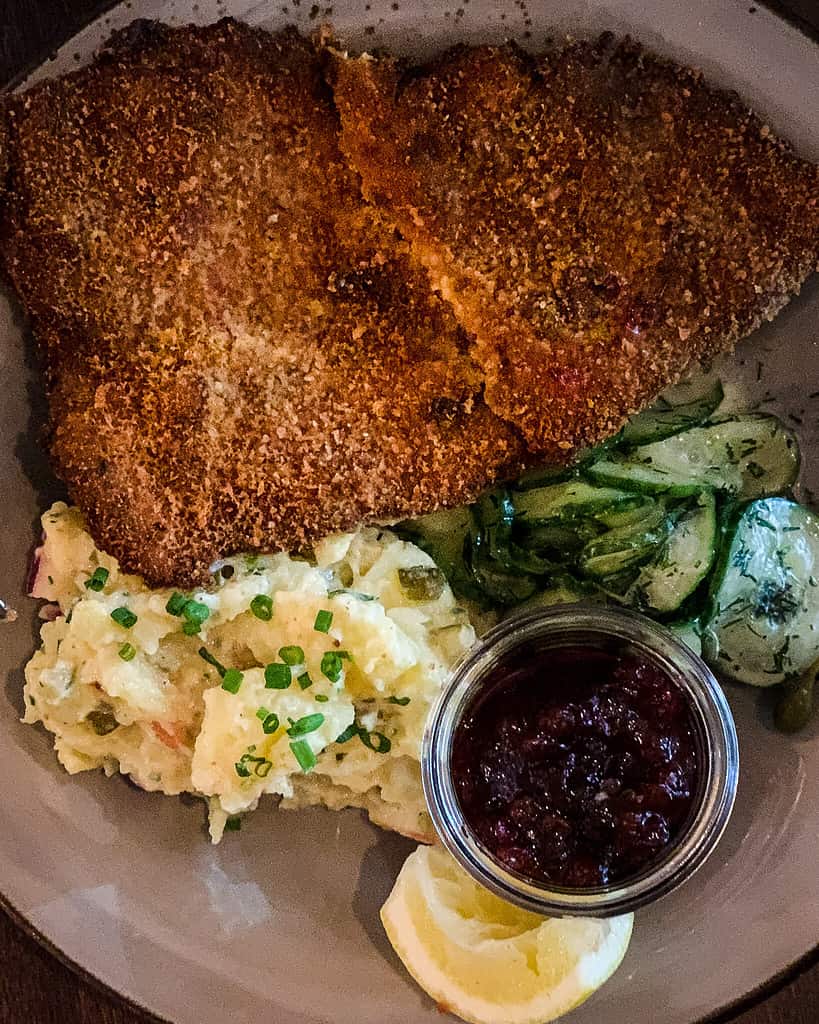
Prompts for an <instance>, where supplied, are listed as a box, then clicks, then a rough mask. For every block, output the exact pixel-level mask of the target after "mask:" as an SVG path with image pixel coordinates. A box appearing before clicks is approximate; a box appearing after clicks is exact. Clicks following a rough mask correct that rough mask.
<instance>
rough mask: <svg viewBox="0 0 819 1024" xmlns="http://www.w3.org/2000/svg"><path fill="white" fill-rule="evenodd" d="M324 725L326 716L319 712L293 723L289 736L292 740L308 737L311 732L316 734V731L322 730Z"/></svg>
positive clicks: (288, 731) (288, 732)
mask: <svg viewBox="0 0 819 1024" xmlns="http://www.w3.org/2000/svg"><path fill="white" fill-rule="evenodd" d="M322 725H324V715H322V714H321V712H319V711H317V712H315V714H312V715H305V716H304V718H300V719H298V721H296V722H293V723H292V724H291V726H290V728H289V729H288V730H287V735H288V736H290V738H291V739H296V738H297V737H299V736H306V735H307V733H309V732H315V731H316V729H320V728H321V727H322Z"/></svg>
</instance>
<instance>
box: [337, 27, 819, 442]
mask: <svg viewBox="0 0 819 1024" xmlns="http://www.w3.org/2000/svg"><path fill="white" fill-rule="evenodd" d="M329 78H330V80H331V82H332V85H333V89H334V99H335V102H336V106H337V108H338V110H339V112H340V115H341V122H342V149H343V151H344V152H345V153H346V154H347V156H348V157H349V159H350V161H351V163H352V165H353V166H354V168H355V169H356V170H357V171H358V172H359V173H360V174H361V177H362V182H363V188H364V194H365V196H367V198H368V199H370V200H371V201H372V202H373V203H374V204H375V205H376V206H377V207H378V208H379V209H380V210H382V211H383V212H384V213H385V214H386V216H387V217H389V218H390V219H391V221H392V223H394V224H395V226H396V227H397V228H398V229H399V231H400V232H401V233H402V235H404V237H406V238H408V239H410V240H411V241H412V246H413V253H414V255H415V256H416V258H417V259H418V261H419V262H420V263H422V264H423V265H424V266H425V267H426V268H427V270H428V271H429V274H430V278H431V281H432V283H433V286H434V288H435V289H436V290H437V291H438V292H439V293H440V294H441V295H443V296H444V297H445V298H446V299H447V301H448V302H449V303H450V304H451V306H452V308H453V309H454V311H455V315H456V316H457V318H458V321H459V322H460V324H461V325H462V326H463V327H464V328H465V329H466V330H467V332H469V333H470V335H472V336H474V339H475V340H474V344H473V346H472V348H471V350H470V351H471V354H472V355H473V357H474V358H475V360H476V362H478V363H479V364H480V366H481V369H482V371H483V373H484V374H485V377H486V391H485V397H486V401H487V403H488V405H489V406H490V408H492V410H493V411H494V412H496V413H497V414H498V415H499V416H501V417H503V418H504V419H506V420H509V421H510V422H513V423H514V424H515V425H517V426H518V427H519V428H520V429H521V431H522V432H523V434H524V436H525V439H526V441H527V443H528V444H529V445H530V446H531V447H532V448H533V449H535V450H538V451H541V452H543V453H545V454H548V455H552V456H554V455H558V454H559V453H560V451H567V452H568V451H572V450H574V449H576V448H577V447H578V446H582V445H587V444H593V443H595V442H597V441H599V440H601V439H603V438H605V437H607V436H609V435H611V434H612V433H614V432H615V431H616V430H617V429H618V428H619V427H620V426H621V425H622V423H623V421H624V419H625V417H626V416H628V415H629V414H631V413H633V412H636V411H637V410H638V409H640V408H641V407H643V406H644V405H645V404H646V403H647V402H648V401H650V400H651V399H652V398H653V397H654V396H655V395H656V394H657V393H658V392H659V391H660V390H661V389H663V388H664V387H666V386H667V385H669V384H671V383H673V382H674V381H675V380H676V379H677V378H678V377H679V375H680V374H681V372H682V371H683V370H684V369H685V368H686V366H688V364H689V363H690V362H691V361H692V360H694V359H703V358H707V357H709V356H711V355H712V354H713V353H716V352H717V351H719V350H722V349H727V348H730V347H731V346H733V345H734V344H735V343H736V342H737V341H738V340H739V339H740V338H742V337H743V336H744V335H747V334H748V333H749V332H750V331H752V330H753V329H754V328H755V327H756V326H757V325H758V324H759V323H760V322H761V321H762V320H765V319H770V318H772V317H773V316H774V315H775V314H776V313H777V312H778V311H779V310H780V309H781V307H782V306H783V305H784V304H785V303H786V302H787V301H788V299H789V297H790V296H791V295H792V294H793V293H795V292H797V291H798V290H799V288H800V285H801V283H802V281H803V280H804V279H805V278H806V277H807V275H808V274H809V273H810V272H811V271H812V270H813V269H814V268H816V266H817V263H819V169H817V167H815V166H814V165H812V164H810V163H808V162H806V161H803V160H800V159H798V158H797V157H796V156H795V155H794V154H793V152H792V151H791V149H790V148H789V146H788V145H787V144H785V143H783V142H781V141H779V140H778V139H776V138H775V137H774V136H773V134H772V132H771V130H770V128H769V127H768V126H767V125H766V124H765V123H764V122H763V121H762V120H761V119H760V118H758V117H757V116H755V115H754V114H753V113H751V112H750V111H749V110H748V109H747V107H745V106H744V105H743V104H742V102H741V101H740V100H739V99H738V98H737V97H736V96H734V95H732V94H728V93H725V92H719V91H716V90H714V89H712V88H710V87H709V86H708V85H707V84H706V83H705V82H704V81H703V79H702V77H701V76H700V75H699V74H698V73H697V72H695V71H692V70H690V69H687V68H682V67H678V66H676V65H675V64H672V63H669V62H666V61H663V60H660V59H658V58H656V57H654V56H652V55H651V54H649V53H646V52H645V51H644V50H643V49H641V47H640V46H639V45H637V44H636V43H634V42H632V41H630V40H628V39H626V40H623V41H620V42H617V41H615V40H613V39H612V38H611V37H610V36H608V35H607V36H603V37H601V39H600V40H599V41H598V42H596V43H590V42H579V43H574V44H570V45H568V46H566V47H565V48H563V49H562V50H558V51H556V52H554V53H551V54H547V55H544V56H539V57H531V56H529V55H527V54H525V53H523V52H522V51H520V50H519V49H517V48H516V47H514V46H511V45H509V46H501V47H477V48H465V47H458V48H456V49H454V50H451V51H449V52H447V53H445V54H444V55H443V56H441V57H440V58H438V59H436V60H434V61H433V62H432V63H430V64H428V65H426V66H424V67H420V68H418V67H413V68H409V67H406V66H405V65H402V64H401V63H400V62H398V61H395V60H393V59H390V58H384V59H380V60H375V59H372V58H371V57H369V56H364V57H361V58H359V59H349V60H347V59H344V57H343V56H341V55H338V54H335V55H333V54H330V56H329Z"/></svg>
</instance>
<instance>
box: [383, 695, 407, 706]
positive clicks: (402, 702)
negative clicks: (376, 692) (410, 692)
mask: <svg viewBox="0 0 819 1024" xmlns="http://www.w3.org/2000/svg"><path fill="white" fill-rule="evenodd" d="M409 702H410V698H409V697H387V703H388V704H397V705H398V706H399V707H400V708H405V707H406V706H407V704H409Z"/></svg>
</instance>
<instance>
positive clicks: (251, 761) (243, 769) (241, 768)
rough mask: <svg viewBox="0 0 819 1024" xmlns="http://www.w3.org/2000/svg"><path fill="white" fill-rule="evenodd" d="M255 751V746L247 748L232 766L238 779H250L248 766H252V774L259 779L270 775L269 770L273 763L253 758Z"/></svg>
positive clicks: (261, 758)
mask: <svg viewBox="0 0 819 1024" xmlns="http://www.w3.org/2000/svg"><path fill="white" fill-rule="evenodd" d="M255 749H256V744H255V743H254V744H253V745H252V746H249V747H248V748H247V750H246V751H245V753H244V754H242V756H241V757H240V758H239V760H238V761H237V762H236V764H234V766H233V767H234V768H235V770H236V774H237V775H238V776H239V778H240V779H249V778H250V771H251V769H250V767H249V766H250V765H252V766H253V774H254V775H256V776H257V777H258V778H260V779H264V778H267V776H268V775H269V774H270V770H271V769H272V767H273V762H272V761H268V760H267V758H266V757H254V756H253V751H254V750H255Z"/></svg>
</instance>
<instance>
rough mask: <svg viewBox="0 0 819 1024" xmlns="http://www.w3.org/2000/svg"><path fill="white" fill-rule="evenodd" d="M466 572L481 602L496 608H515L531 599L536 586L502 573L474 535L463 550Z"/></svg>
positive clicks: (531, 581) (519, 576) (480, 538)
mask: <svg viewBox="0 0 819 1024" xmlns="http://www.w3.org/2000/svg"><path fill="white" fill-rule="evenodd" d="M464 555H465V560H466V563H467V570H468V571H469V573H470V577H471V579H472V582H473V583H474V584H475V586H476V587H477V588H478V590H479V591H480V593H481V594H482V596H483V597H484V598H488V599H489V601H490V602H492V603H493V604H496V605H498V604H499V605H516V604H520V603H521V601H525V600H526V599H527V598H529V597H531V596H532V594H534V593H535V591H536V590H537V583H536V582H535V580H534V579H533V578H532V577H531V576H527V575H525V574H523V573H515V572H508V571H506V570H505V569H504V568H503V566H501V565H499V564H498V562H496V561H495V560H494V559H492V558H491V557H490V555H489V551H488V548H487V545H486V541H485V540H484V539H483V536H482V535H481V534H480V533H478V534H477V535H476V536H475V537H473V540H472V544H471V546H467V547H466V548H465V549H464Z"/></svg>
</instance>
